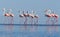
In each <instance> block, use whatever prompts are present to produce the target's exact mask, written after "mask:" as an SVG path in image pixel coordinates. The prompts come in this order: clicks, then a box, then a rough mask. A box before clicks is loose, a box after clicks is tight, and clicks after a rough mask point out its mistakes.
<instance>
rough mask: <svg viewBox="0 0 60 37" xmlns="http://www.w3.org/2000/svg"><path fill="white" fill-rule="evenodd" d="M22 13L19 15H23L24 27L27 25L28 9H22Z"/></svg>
mask: <svg viewBox="0 0 60 37" xmlns="http://www.w3.org/2000/svg"><path fill="white" fill-rule="evenodd" d="M22 13H23V14H20V15H19V16H20V17H24V18H25V21H24V25H25V29H26V25H27V17H29V14H28V11H27V13H24V11H22Z"/></svg>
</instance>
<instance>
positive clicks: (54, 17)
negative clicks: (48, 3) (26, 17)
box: [45, 9, 59, 31]
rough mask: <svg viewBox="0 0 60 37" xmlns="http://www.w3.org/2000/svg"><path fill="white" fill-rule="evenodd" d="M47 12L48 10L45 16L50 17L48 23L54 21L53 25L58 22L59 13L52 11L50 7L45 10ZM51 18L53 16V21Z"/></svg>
mask: <svg viewBox="0 0 60 37" xmlns="http://www.w3.org/2000/svg"><path fill="white" fill-rule="evenodd" d="M45 12H46V14H45V16H46V17H48V19H47V23H48V24H49V22H50V23H51V22H52V25H54V24H55V23H57V22H58V17H59V16H58V15H57V14H55V13H54V12H52V11H51V10H50V9H47V10H45ZM48 12H50V13H48ZM51 18H53V20H52V21H51ZM49 31H50V29H49Z"/></svg>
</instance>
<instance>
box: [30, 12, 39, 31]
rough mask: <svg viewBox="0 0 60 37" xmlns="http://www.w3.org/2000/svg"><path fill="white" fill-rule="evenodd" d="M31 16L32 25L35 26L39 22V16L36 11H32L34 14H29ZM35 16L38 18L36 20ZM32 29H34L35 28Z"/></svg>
mask: <svg viewBox="0 0 60 37" xmlns="http://www.w3.org/2000/svg"><path fill="white" fill-rule="evenodd" d="M29 16H30V17H31V24H32V26H34V25H35V24H36V23H38V16H37V15H35V14H34V11H32V14H29ZM34 18H36V22H35V21H34ZM33 21H34V22H33ZM32 30H34V28H33V29H32Z"/></svg>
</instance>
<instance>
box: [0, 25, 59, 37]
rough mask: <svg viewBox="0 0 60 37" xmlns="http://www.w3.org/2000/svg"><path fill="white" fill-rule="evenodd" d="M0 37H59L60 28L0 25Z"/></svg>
mask: <svg viewBox="0 0 60 37" xmlns="http://www.w3.org/2000/svg"><path fill="white" fill-rule="evenodd" d="M56 28H57V29H56ZM0 37H60V26H26V28H25V26H21V25H0Z"/></svg>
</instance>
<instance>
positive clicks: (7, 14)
mask: <svg viewBox="0 0 60 37" xmlns="http://www.w3.org/2000/svg"><path fill="white" fill-rule="evenodd" d="M3 12H4V14H3V15H4V16H6V17H7V18H8V20H11V23H10V22H9V23H10V24H13V16H14V14H12V13H10V11H8V12H6V11H5V8H3ZM5 12H6V13H5ZM9 17H12V18H9ZM9 28H10V29H11V30H12V26H10V27H9Z"/></svg>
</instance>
